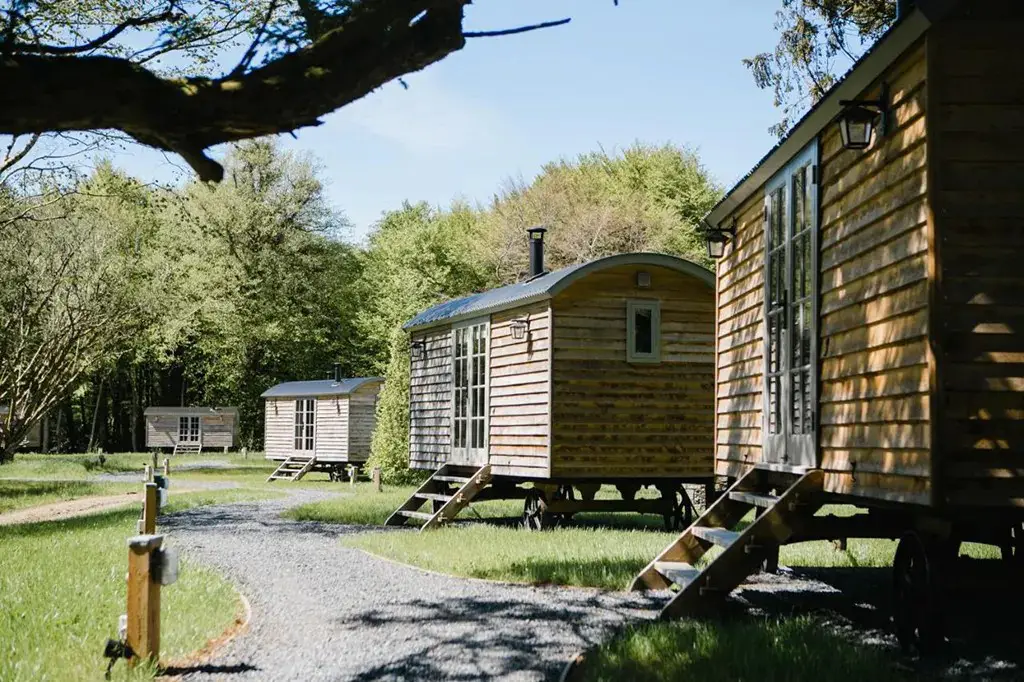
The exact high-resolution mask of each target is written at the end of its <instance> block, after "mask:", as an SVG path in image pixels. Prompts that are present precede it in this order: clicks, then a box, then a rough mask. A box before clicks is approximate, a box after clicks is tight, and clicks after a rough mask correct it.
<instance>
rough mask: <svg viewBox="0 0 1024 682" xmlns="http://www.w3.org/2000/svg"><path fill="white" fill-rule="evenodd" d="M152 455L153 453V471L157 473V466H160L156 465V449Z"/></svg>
mask: <svg viewBox="0 0 1024 682" xmlns="http://www.w3.org/2000/svg"><path fill="white" fill-rule="evenodd" d="M151 455H152V458H153V473H154V474H155V473H156V470H157V468H158V467H157V465H156V450H154V451H153V452H152V453H151Z"/></svg>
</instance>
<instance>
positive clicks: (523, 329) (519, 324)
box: [511, 317, 530, 341]
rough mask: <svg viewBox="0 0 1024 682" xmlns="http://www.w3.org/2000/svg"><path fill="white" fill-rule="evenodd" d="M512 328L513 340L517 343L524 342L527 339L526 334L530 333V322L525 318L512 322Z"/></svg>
mask: <svg viewBox="0 0 1024 682" xmlns="http://www.w3.org/2000/svg"><path fill="white" fill-rule="evenodd" d="M511 328H512V338H513V339H515V340H516V341H522V340H523V339H525V338H526V333H527V332H528V331H530V320H529V319H527V318H525V317H520V318H519V319H517V320H512V324H511Z"/></svg>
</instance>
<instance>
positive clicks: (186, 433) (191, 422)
mask: <svg viewBox="0 0 1024 682" xmlns="http://www.w3.org/2000/svg"><path fill="white" fill-rule="evenodd" d="M201 436H202V428H201V427H200V424H199V417H178V442H179V443H198V442H199V440H200V438H201Z"/></svg>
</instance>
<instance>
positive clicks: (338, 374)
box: [334, 362, 341, 384]
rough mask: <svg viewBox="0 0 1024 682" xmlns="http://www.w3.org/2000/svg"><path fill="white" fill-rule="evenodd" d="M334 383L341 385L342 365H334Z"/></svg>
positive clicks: (338, 363) (337, 363)
mask: <svg viewBox="0 0 1024 682" xmlns="http://www.w3.org/2000/svg"><path fill="white" fill-rule="evenodd" d="M334 383H336V384H337V383H341V363H340V362H336V363H334Z"/></svg>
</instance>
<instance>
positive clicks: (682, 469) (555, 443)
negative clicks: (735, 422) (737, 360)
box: [551, 265, 715, 478]
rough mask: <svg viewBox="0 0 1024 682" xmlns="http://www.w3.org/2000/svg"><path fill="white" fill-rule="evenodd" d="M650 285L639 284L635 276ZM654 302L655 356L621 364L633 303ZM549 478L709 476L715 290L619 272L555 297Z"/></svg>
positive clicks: (657, 273) (656, 270) (676, 276)
mask: <svg viewBox="0 0 1024 682" xmlns="http://www.w3.org/2000/svg"><path fill="white" fill-rule="evenodd" d="M640 271H644V272H648V273H650V275H651V286H650V288H644V289H640V288H638V287H637V286H636V282H637V273H638V272H640ZM639 300H650V301H657V302H658V304H659V311H660V325H659V327H660V348H661V358H660V362H657V363H651V364H647V363H643V364H641V363H631V362H629V361H628V359H627V331H628V328H629V325H628V324H627V319H626V315H627V310H628V302H629V301H639ZM551 307H552V317H553V321H554V336H553V345H552V349H553V355H552V357H553V365H552V379H553V393H552V402H551V410H552V411H551V418H552V453H551V475H552V476H555V477H580V478H601V477H604V478H608V477H642V476H646V477H706V476H709V475H711V473H712V459H713V452H712V450H713V432H714V414H713V408H712V405H713V400H714V398H713V391H714V383H713V376H714V348H715V346H714V339H715V334H714V316H715V313H714V292H713V291H712V290H711V289H710V287H708V286H707V285H706V284H704V283H703V282H700V281H698V280H696V279H694V278H693V277H690V276H688V275H684V274H682V273H679V272H676V271H674V270H669V269H667V268H662V267H652V266H642V265H631V266H620V267H617V268H613V269H609V270H605V271H602V272H600V273H596V274H594V275H591V276H589V277H587V278H585V279H584V280H581V281H580V282H577V283H576V284H574V285H572V286H571V287H569V288H568V289H566V290H565V291H564V292H563V293H561V294H560V295H558V296H556V297H555V298H554V299H553V300H552V303H551Z"/></svg>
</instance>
